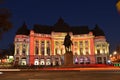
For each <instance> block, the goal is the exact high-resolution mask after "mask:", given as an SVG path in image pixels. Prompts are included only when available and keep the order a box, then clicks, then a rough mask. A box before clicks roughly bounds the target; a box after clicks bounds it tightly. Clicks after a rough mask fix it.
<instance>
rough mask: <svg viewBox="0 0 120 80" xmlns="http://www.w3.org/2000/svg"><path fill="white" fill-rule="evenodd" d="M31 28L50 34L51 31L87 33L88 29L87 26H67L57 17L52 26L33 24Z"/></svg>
mask: <svg viewBox="0 0 120 80" xmlns="http://www.w3.org/2000/svg"><path fill="white" fill-rule="evenodd" d="M33 30H34V31H35V33H46V34H50V33H51V32H52V31H54V32H73V34H88V33H89V31H90V30H89V28H88V26H69V25H68V24H67V23H65V22H64V20H63V19H62V18H59V19H58V21H57V22H56V23H55V24H54V25H53V26H48V25H39V24H35V25H34V27H33Z"/></svg>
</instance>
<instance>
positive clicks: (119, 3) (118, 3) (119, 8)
mask: <svg viewBox="0 0 120 80" xmlns="http://www.w3.org/2000/svg"><path fill="white" fill-rule="evenodd" d="M116 8H117V11H118V13H119V14H120V0H118V1H117V3H116Z"/></svg>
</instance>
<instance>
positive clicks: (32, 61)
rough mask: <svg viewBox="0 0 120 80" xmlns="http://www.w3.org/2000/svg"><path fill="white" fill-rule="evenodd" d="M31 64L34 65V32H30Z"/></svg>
mask: <svg viewBox="0 0 120 80" xmlns="http://www.w3.org/2000/svg"><path fill="white" fill-rule="evenodd" d="M29 56H30V57H29V64H30V65H33V64H34V31H30V54H29Z"/></svg>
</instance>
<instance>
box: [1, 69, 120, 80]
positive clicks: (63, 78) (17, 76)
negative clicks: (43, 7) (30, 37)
mask: <svg viewBox="0 0 120 80" xmlns="http://www.w3.org/2000/svg"><path fill="white" fill-rule="evenodd" d="M0 80H120V71H29V72H28V71H17V72H16V71H15V72H3V74H0Z"/></svg>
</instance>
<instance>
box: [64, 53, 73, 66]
mask: <svg viewBox="0 0 120 80" xmlns="http://www.w3.org/2000/svg"><path fill="white" fill-rule="evenodd" d="M64 65H65V66H69V65H73V53H72V51H69V52H66V53H65V54H64Z"/></svg>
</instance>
